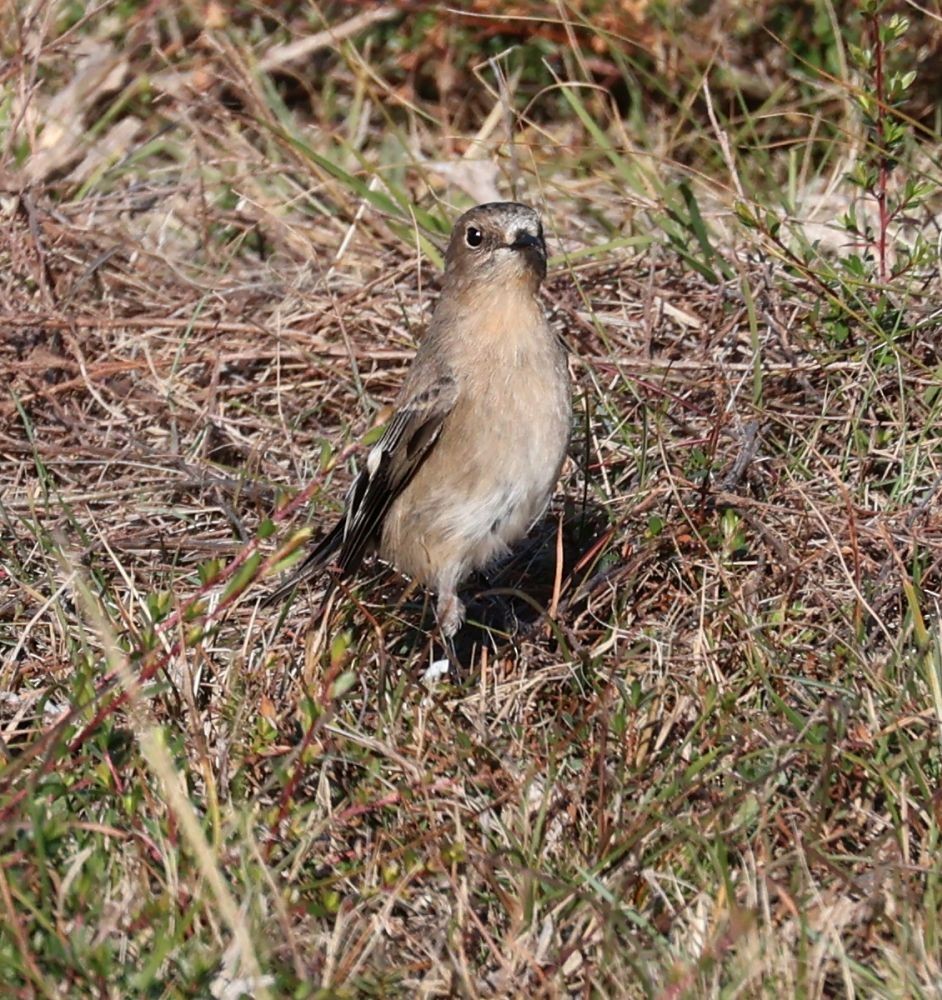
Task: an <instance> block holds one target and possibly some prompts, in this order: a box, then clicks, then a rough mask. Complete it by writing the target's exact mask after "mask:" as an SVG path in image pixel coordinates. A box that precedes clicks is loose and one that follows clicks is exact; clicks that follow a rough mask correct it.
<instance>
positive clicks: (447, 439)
mask: <svg viewBox="0 0 942 1000" xmlns="http://www.w3.org/2000/svg"><path fill="white" fill-rule="evenodd" d="M545 275H546V244H545V242H544V239H543V228H542V226H541V224H540V219H539V216H538V215H537V213H536V212H535V211H534V210H533V209H531V208H527V207H526V206H525V205H518V204H515V203H513V202H495V203H492V204H488V205H479V206H478V207H477V208H473V209H471V210H470V211H469V212H465V214H464V215H462V216H461V218H460V219H458V221H457V222H456V223H455V227H454V230H453V231H452V235H451V241H450V243H449V245H448V251H447V253H446V255H445V276H444V280H443V286H442V294H441V297H440V298H439V301H438V304H437V305H436V308H435V312H434V314H433V316H432V320H431V323H430V324H429V328H428V331H427V332H426V334H425V336H424V338H423V339H422V342H421V345H420V346H419V349H418V351H417V352H416V355H415V359H414V360H413V363H412V366H411V368H410V369H409V373H408V375H407V377H406V380H405V383H404V385H403V387H402V391H401V392H400V393H399V397H398V399H397V404H396V411H395V414H394V415H393V417H392V419H391V420H390V421H389V424H388V426H387V427H386V430H385V432H384V434H383V436H382V438H381V439H380V440H379V442H378V443H377V444H376V445H375V446H374V447H373V448H372V450H371V451H370V453H369V455H368V457H367V460H366V464H365V466H364V468H363V470H362V471H361V472H360V474H359V475H358V476H357V477H356V479H355V480H354V482H353V485H352V486H351V487H350V491H349V493H348V494H347V502H346V510H345V513H344V516H343V518H342V519H341V520H340V521H339V523H338V524H337V525H336V526H335V527H334V529H333V530H332V531H331V532H330V534H328V535H327V536H326V537H325V538H324V539H323V540H322V541H321V543H320V544H319V545H318V546H317V547H316V548H315V549H314V550H313V551H312V552H311V554H310V555H309V556H308V558H307V559H306V560H305V562H304V563H303V564H302V565H301V566H300V567H299V569H298V570H297V571H296V573H295V575H294V576H292V577H291V579H289V580H288V581H287V582H286V583H285V584H284V585H283V586H281V587H279V588H278V589H277V590H276V591H275V592H274V593H273V594H272V595H271V598H270V600H272V601H274V600H278V599H279V598H281V597H283V596H285V595H286V594H288V593H290V591H291V590H293V589H294V588H295V587H296V586H297V585H298V583H300V582H301V581H302V580H305V579H308V578H309V577H311V576H313V575H315V574H316V573H319V572H320V571H321V570H322V569H323V568H324V567H325V566H326V565H327V564H328V562H329V561H330V559H331V557H332V556H333V555H334V553H335V552H337V553H338V555H337V558H336V563H337V564H338V566H339V568H340V570H341V572H342V573H345V574H347V573H354V572H355V571H356V570H357V568H358V567H359V565H360V563H361V562H362V560H363V557H364V556H365V555H366V554H367V553H368V552H370V551H376V552H378V554H379V556H380V558H381V559H384V560H385V561H387V562H390V563H392V564H393V565H394V566H396V568H397V569H399V570H400V571H401V572H402V573H404V574H406V575H407V576H409V577H412V578H413V579H415V580H418V581H419V582H421V583H423V584H425V585H426V586H428V587H429V588H431V589H432V590H434V591H435V592H436V593H437V595H438V602H437V606H436V611H437V615H438V620H439V625H440V627H441V629H442V633H443V634H444V635H445V637H446V638H450V637H451V636H452V635H454V633H455V632H456V631H457V630H458V628H459V626H460V625H461V622H462V621H463V620H464V606H463V605H462V603H461V601H460V600H459V599H458V595H457V589H458V587H459V585H460V584H461V582H462V581H463V580H464V579H465V578H466V577H467V575H468V574H469V573H471V572H473V571H474V570H478V569H484V568H485V567H486V566H488V565H489V564H490V563H492V562H493V561H494V560H496V559H497V558H499V557H500V556H501V555H503V554H505V553H506V552H508V551H509V549H510V547H511V546H512V545H513V544H514V543H515V542H517V541H519V540H520V539H521V538H522V537H523V536H524V535H525V534H526V533H527V531H528V530H529V528H530V526H531V525H532V524H533V522H534V521H535V520H537V518H539V517H540V515H541V514H542V513H543V511H544V510H545V509H546V505H547V503H548V502H549V499H550V496H551V495H552V492H553V489H554V487H555V485H556V481H557V479H558V478H559V471H560V468H561V467H562V463H563V460H564V459H565V456H566V448H567V445H568V442H569V427H570V390H569V374H568V368H567V364H566V354H565V350H564V348H563V346H562V344H561V343H560V341H559V339H558V338H557V337H556V336H555V335H554V333H553V331H552V330H551V328H550V326H549V324H548V323H547V321H546V317H545V316H544V314H543V309H542V306H541V305H540V302H539V299H538V298H537V293H538V290H539V287H540V284H541V282H542V281H543V278H544V277H545Z"/></svg>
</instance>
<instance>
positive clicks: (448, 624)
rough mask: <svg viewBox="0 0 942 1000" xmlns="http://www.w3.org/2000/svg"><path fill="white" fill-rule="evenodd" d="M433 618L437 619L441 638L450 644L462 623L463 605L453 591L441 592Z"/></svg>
mask: <svg viewBox="0 0 942 1000" xmlns="http://www.w3.org/2000/svg"><path fill="white" fill-rule="evenodd" d="M435 617H436V618H437V619H438V627H439V628H440V629H441V630H442V638H444V639H446V640H447V641H448V642H451V640H452V639H453V638H454V637H455V633H456V632H457V631H458V629H459V628H461V625H462V623H463V622H464V604H462V602H461V601H460V600H459V599H458V595H457V594H456V593H455V592H454V591H453V590H443V591H442V592H441V593H440V594H439V595H438V601H437V602H436V604H435Z"/></svg>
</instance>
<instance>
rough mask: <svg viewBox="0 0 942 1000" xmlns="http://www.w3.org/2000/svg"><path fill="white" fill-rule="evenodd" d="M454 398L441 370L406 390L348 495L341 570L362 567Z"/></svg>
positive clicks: (452, 387)
mask: <svg viewBox="0 0 942 1000" xmlns="http://www.w3.org/2000/svg"><path fill="white" fill-rule="evenodd" d="M407 390H408V386H407ZM457 398H458V387H457V383H456V382H455V379H454V377H453V376H452V375H451V373H450V372H447V371H443V370H440V371H438V372H436V374H435V377H434V378H433V379H431V380H426V381H425V382H424V384H423V385H422V386H421V387H419V386H416V387H415V389H414V390H413V391H412V392H411V393H410V392H408V391H407V393H406V395H405V396H404V398H403V400H402V402H400V404H399V407H398V409H397V410H396V412H395V413H394V414H393V416H392V418H391V419H390V421H389V423H388V424H387V426H386V430H385V431H384V432H383V436H382V437H381V438H380V439H379V441H377V443H376V444H375V445H374V446H373V448H372V450H371V451H370V453H369V455H368V456H367V459H366V465H365V466H364V468H363V469H362V470H361V472H360V474H359V475H358V476H357V477H356V479H355V480H354V481H353V485H352V486H351V487H350V492H349V493H348V494H347V504H346V511H345V514H344V520H343V525H344V527H343V539H342V541H341V544H340V557H339V559H338V560H337V561H338V563H339V565H340V568H341V569H342V570H343V571H344V572H345V573H349V572H353V571H355V570H356V569H357V567H358V566H359V565H360V562H361V561H362V559H363V556H364V555H365V554H366V551H367V549H368V548H369V546H370V544H371V542H373V541H374V540H375V539H376V537H377V536H378V535H379V532H380V531H381V530H382V526H383V519H384V518H385V516H386V512H387V511H388V510H389V508H390V507H391V506H392V503H393V501H394V500H395V499H396V497H398V496H399V494H400V493H401V492H402V491H403V490H404V489H405V488H406V486H408V485H409V483H410V482H411V480H412V477H413V476H414V475H415V474H416V472H418V470H419V468H420V467H421V465H422V463H423V462H424V461H425V459H426V458H428V456H429V454H430V453H431V451H432V449H433V448H434V447H435V443H436V441H438V438H439V435H440V434H441V432H442V425H443V423H444V421H445V418H446V417H447V416H448V414H449V413H450V412H451V411H452V409H453V408H454V405H455V402H456V400H457Z"/></svg>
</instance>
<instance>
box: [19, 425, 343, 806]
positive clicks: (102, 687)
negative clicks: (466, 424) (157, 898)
mask: <svg viewBox="0 0 942 1000" xmlns="http://www.w3.org/2000/svg"><path fill="white" fill-rule="evenodd" d="M359 447H360V445H359V444H358V443H354V444H350V445H348V446H347V447H346V448H344V449H343V451H341V452H340V454H339V455H337V457H336V458H335V460H334V464H339V463H342V462H345V461H346V460H347V458H349V457H350V455H352V454H353V453H354V452H355V451H356V450H357V449H358V448H359ZM320 479H321V475H320V474H319V475H318V476H316V477H315V478H314V479H313V480H312V481H311V482H310V483H309V484H308V485H307V486H306V487H305V488H304V489H303V490H302V491H301V492H300V493H299V494H298V495H297V496H295V497H293V498H292V499H291V500H289V501H288V502H287V503H285V504H283V505H282V506H281V507H280V508H279V509H278V510H276V511H275V513H274V514H273V515H272V521H273V522H274V523H275V524H282V523H284V522H285V521H288V520H290V519H291V518H292V517H293V516H294V514H295V513H296V512H297V510H298V508H299V507H301V506H302V505H303V504H305V503H306V502H307V501H308V500H310V498H311V496H312V495H313V493H314V491H315V490H316V489H317V486H318V484H319V482H320ZM258 547H259V539H257V538H256V539H253V540H252V541H251V542H249V543H248V544H247V545H246V546H245V547H244V548H243V549H242V550H241V551H240V552H238V553H237V554H236V556H235V558H234V559H233V560H232V561H231V562H230V563H229V564H228V565H227V566H225V567H224V568H223V569H222V570H221V572H220V573H219V574H218V575H217V576H216V577H215V578H214V579H212V580H207V581H206V583H204V584H203V585H202V586H201V587H199V589H198V590H197V591H196V593H195V594H193V595H192V596H191V597H190V598H189V599H188V600H186V601H184V602H183V603H182V604H180V605H179V606H178V608H177V610H176V611H175V612H174V613H173V614H172V615H170V616H169V617H168V618H167V619H165V620H164V621H163V622H161V623H160V624H159V625H158V626H157V629H156V631H157V632H158V633H161V632H166V631H167V630H169V629H170V628H172V627H174V626H178V625H181V624H182V623H183V622H184V621H185V619H186V614H187V612H188V611H189V609H191V608H192V607H193V606H194V605H195V604H196V602H197V601H198V600H200V598H202V597H203V596H204V595H205V594H206V593H208V592H209V591H211V590H213V589H215V588H216V587H218V586H219V585H220V584H222V583H224V582H225V581H226V580H228V579H230V578H231V577H232V576H233V574H234V573H235V571H236V570H237V569H238V568H239V567H240V566H241V565H243V563H244V562H245V561H246V560H247V559H248V558H249V557H250V556H251V555H252V554H253V553H254V552H255V551H256V550H257V549H258ZM273 558H275V557H274V556H271V557H269V559H268V560H266V561H264V562H263V563H262V564H261V565H260V566H259V567H258V573H259V574H261V573H264V571H265V569H266V568H267V567H268V565H269V563H270V562H271V561H272V559H273ZM242 593H243V590H238V591H236V592H234V593H232V594H230V595H229V596H228V597H227V598H226V599H225V600H223V601H220V602H219V604H218V605H217V606H216V607H215V608H214V609H213V610H212V611H210V612H207V613H205V614H203V615H201V616H200V619H201V622H200V623H201V624H203V625H204V626H205V625H207V624H209V623H210V622H212V621H213V620H214V619H217V618H219V616H220V615H221V614H222V613H223V612H224V611H225V610H226V609H227V608H228V607H229V606H230V605H232V604H233V603H234V602H235V601H236V600H238V598H239V597H241V596H242ZM187 624H188V625H192V626H196V625H197V624H198V623H197V621H196V620H195V619H194V620H192V621H189V622H187ZM186 647H187V641H186V634H185V631H184V634H183V635H181V636H180V637H179V638H178V639H177V640H176V641H175V642H173V643H172V644H171V645H170V646H169V648H167V649H165V650H164V651H163V652H162V653H161V652H159V651H158V650H151V651H150V652H148V653H145V654H144V655H143V656H142V657H141V665H140V669H139V670H138V673H137V674H136V675H135V677H134V678H133V681H134V683H133V687H131V688H124V689H123V690H121V691H119V692H118V693H117V694H116V695H115V696H114V697H113V698H111V699H109V700H107V701H105V702H104V703H103V704H102V705H101V706H100V708H99V709H98V711H97V712H96V713H95V715H94V716H93V717H92V719H91V721H90V722H88V723H87V724H86V725H85V726H84V727H83V728H82V730H81V731H80V732H79V733H78V735H77V736H75V737H74V738H73V739H72V741H71V742H70V743H69V748H68V749H69V752H70V753H72V754H74V753H77V752H78V750H79V749H81V747H82V746H83V745H84V744H85V743H86V742H87V740H88V739H89V737H90V736H91V735H92V733H94V732H95V731H96V730H97V729H98V727H99V726H100V725H101V724H102V722H104V720H105V719H106V718H108V716H110V715H113V714H114V713H115V712H116V711H117V710H118V709H119V708H121V707H122V706H123V705H124V704H126V703H127V702H128V701H129V700H131V698H132V697H136V696H137V694H138V692H139V691H140V690H141V688H142V686H143V685H144V684H146V683H148V682H149V681H151V680H153V678H154V676H155V675H156V674H157V672H158V671H159V670H160V669H161V668H162V667H164V666H166V665H167V664H168V663H169V662H170V660H171V659H172V658H173V657H174V656H177V655H179V654H180V653H181V652H183V651H184V650H185V649H186ZM132 656H133V654H132ZM130 659H131V657H130V656H129V657H128V660H130ZM119 679H120V670H112V671H110V672H109V673H108V674H106V675H105V677H103V678H102V680H101V681H99V682H98V684H97V685H96V687H95V694H94V696H93V699H92V701H93V702H94V701H98V700H99V699H104V698H106V696H107V695H108V693H109V692H110V691H112V690H113V689H114V687H115V685H116V684H117V683H118V682H119ZM87 707H88V705H87V704H86V705H79V706H76V707H73V708H71V709H70V710H68V711H67V712H66V713H65V714H64V715H63V716H61V717H60V718H59V719H58V720H57V721H56V722H55V723H53V724H52V725H51V726H50V727H49V728H48V729H47V730H46V731H45V732H44V733H43V734H42V736H41V737H40V738H39V739H38V740H37V741H36V743H34V744H33V745H32V747H30V748H29V749H28V750H27V751H26V752H25V753H24V754H23V756H22V757H20V758H19V759H18V761H17V762H16V763H17V765H18V766H16V767H15V768H13V774H5V775H4V777H5V778H6V781H5V782H4V783H3V786H2V788H0V794H2V793H3V792H5V791H6V790H7V789H9V788H10V787H11V786H12V783H13V781H14V780H15V777H16V774H18V773H19V772H20V771H22V770H23V769H24V767H25V765H26V764H27V763H28V762H29V761H30V760H32V759H34V758H35V757H38V756H40V755H41V754H43V753H44V752H46V751H47V750H51V747H52V744H53V743H54V741H55V739H56V737H57V735H58V734H59V733H61V732H63V731H64V730H65V728H66V727H67V726H69V725H71V724H72V722H74V721H75V719H77V718H78V716H79V715H80V714H81V713H82V712H84V711H85V709H86V708H87ZM57 760H58V758H57V756H56V755H55V754H54V753H51V752H50V753H49V754H48V756H46V758H45V760H44V761H43V763H42V765H41V767H40V768H39V775H40V776H41V775H44V774H48V773H49V772H50V771H52V770H53V768H54V767H55V766H56V762H57ZM6 770H9V769H6ZM28 794H29V789H28V788H23V789H20V791H19V792H17V793H16V794H15V795H13V797H12V798H11V799H9V800H8V801H7V802H6V803H4V806H3V808H2V809H0V821H3V820H4V819H6V818H7V817H8V816H9V815H10V814H11V813H12V811H13V810H14V809H15V808H16V806H17V805H18V804H19V802H20V801H22V799H23V798H25V797H26V796H27V795H28Z"/></svg>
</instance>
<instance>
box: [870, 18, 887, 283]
mask: <svg viewBox="0 0 942 1000" xmlns="http://www.w3.org/2000/svg"><path fill="white" fill-rule="evenodd" d="M870 37H871V39H872V41H873V83H874V87H875V89H876V139H877V150H878V154H879V157H880V168H879V172H878V175H877V189H876V191H874V197H875V198H876V200H877V213H878V221H877V260H878V262H879V274H880V283H881V284H886V280H887V267H886V247H887V229H888V228H889V223H890V220H889V213H888V212H887V200H886V189H887V185H888V182H889V176H890V170H889V166H888V160H887V155H886V147H885V145H884V134H883V123H884V119H885V118H886V94H885V92H884V80H883V64H884V56H885V53H884V47H883V39H882V38H881V37H880V22H879V14H874V15H873V16H872V17H871V18H870Z"/></svg>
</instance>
